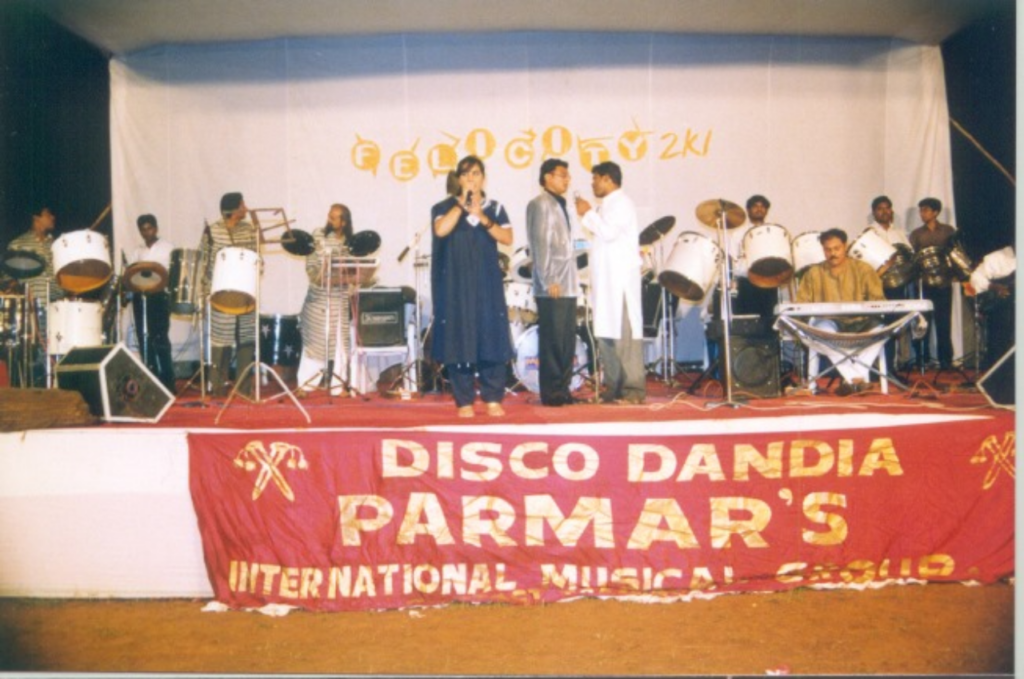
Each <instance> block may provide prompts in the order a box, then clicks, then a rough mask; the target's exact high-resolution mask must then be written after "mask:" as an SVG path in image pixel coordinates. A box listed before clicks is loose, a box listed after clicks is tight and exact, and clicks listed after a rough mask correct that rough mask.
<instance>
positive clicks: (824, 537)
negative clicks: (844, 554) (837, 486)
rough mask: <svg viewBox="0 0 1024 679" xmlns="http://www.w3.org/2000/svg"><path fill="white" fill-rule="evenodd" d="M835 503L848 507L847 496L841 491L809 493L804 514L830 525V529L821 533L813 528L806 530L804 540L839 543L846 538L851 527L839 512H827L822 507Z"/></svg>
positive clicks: (823, 543)
mask: <svg viewBox="0 0 1024 679" xmlns="http://www.w3.org/2000/svg"><path fill="white" fill-rule="evenodd" d="M827 505H834V506H836V507H844V508H845V507H846V496H845V495H843V494H841V493H809V494H808V495H807V497H805V498H804V503H803V510H804V516H806V517H807V518H808V519H810V520H811V521H813V522H815V523H819V524H824V525H826V526H828V528H829V530H828V531H827V532H824V533H819V532H816V531H812V530H804V531H803V533H802V535H803V540H804V542H806V543H807V544H809V545H820V546H824V545H838V544H840V543H842V542H843V541H845V540H846V536H847V534H848V533H849V527H848V526H847V524H846V519H844V518H843V517H842V516H840V515H839V514H834V513H831V512H826V511H824V510H823V509H822V507H824V506H827Z"/></svg>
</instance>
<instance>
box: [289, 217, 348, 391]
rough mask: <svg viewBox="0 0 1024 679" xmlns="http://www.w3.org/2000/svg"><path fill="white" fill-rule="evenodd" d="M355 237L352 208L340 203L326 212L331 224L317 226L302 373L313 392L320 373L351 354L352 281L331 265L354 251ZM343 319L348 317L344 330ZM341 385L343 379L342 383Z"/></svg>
mask: <svg viewBox="0 0 1024 679" xmlns="http://www.w3.org/2000/svg"><path fill="white" fill-rule="evenodd" d="M351 239H352V212H351V211H350V210H349V209H348V207H346V206H345V205H342V204H341V203H335V204H334V205H332V206H331V208H330V210H329V211H328V213H327V223H326V224H325V225H324V226H322V227H320V228H318V229H316V230H315V231H313V247H314V249H313V252H311V253H310V254H308V255H307V256H306V276H307V277H308V278H309V288H308V289H307V291H306V299H305V301H304V302H303V303H302V315H301V323H300V327H301V329H302V358H301V359H300V360H299V369H298V373H297V379H298V383H299V385H300V387H301V388H302V390H303V391H311V390H312V389H313V388H314V387H315V386H316V385H315V384H314V382H316V381H317V378H318V377H324V378H327V377H328V376H333V375H334V371H335V370H336V369H338V368H340V366H344V365H347V360H348V357H349V356H350V355H351V336H350V334H349V328H350V325H349V323H350V309H349V285H348V282H347V281H344V280H339V279H340V278H341V277H340V273H341V272H340V271H339V269H338V268H337V267H335V268H333V269H332V267H331V264H332V263H333V262H336V261H337V260H338V259H339V258H341V257H346V256H348V255H349V241H350V240H351ZM328 312H330V318H328ZM339 319H342V320H343V322H342V323H341V328H340V329H339V327H338V325H339V324H338V321H339ZM328 357H330V359H329V360H328ZM330 361H333V362H334V363H333V365H332V364H331V363H330ZM335 366H337V367H338V368H336V367H335ZM339 377H340V378H344V377H346V376H345V375H344V374H341V375H339ZM341 386H342V385H341V384H340V380H339V384H338V388H339V389H341Z"/></svg>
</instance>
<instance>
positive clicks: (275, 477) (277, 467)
mask: <svg viewBox="0 0 1024 679" xmlns="http://www.w3.org/2000/svg"><path fill="white" fill-rule="evenodd" d="M282 463H284V465H285V467H287V468H288V469H306V468H308V467H309V463H308V462H306V457H305V456H304V455H303V454H302V449H301V448H299V447H298V446H294V445H292V444H290V443H285V442H283V441H274V442H273V443H271V444H270V452H269V453H268V452H267V450H266V448H264V447H263V442H262V441H250V442H249V443H247V444H245V447H244V448H242V449H241V450H240V451H238V454H237V455H235V459H234V460H233V464H234V465H235V466H236V467H238V468H239V469H242V470H244V471H247V472H252V471H255V470H256V469H257V468H259V470H260V472H259V474H257V475H256V481H255V483H254V484H253V489H252V499H253V500H254V501H255V500H258V499H259V497H260V495H262V494H263V491H264V490H266V488H267V485H268V484H269V483H270V482H271V481H273V482H274V485H275V486H277V488H278V490H280V491H281V494H282V495H284V496H285V498H287V499H288V500H289V501H290V502H294V501H295V493H294V492H293V491H292V488H291V486H290V485H288V481H287V480H286V479H285V478H284V474H283V473H282V472H281V464H282Z"/></svg>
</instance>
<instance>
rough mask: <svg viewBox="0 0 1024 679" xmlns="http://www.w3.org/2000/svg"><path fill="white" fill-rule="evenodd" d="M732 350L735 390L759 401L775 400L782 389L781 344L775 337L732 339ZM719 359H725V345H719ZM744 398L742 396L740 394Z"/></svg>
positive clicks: (733, 336)
mask: <svg viewBox="0 0 1024 679" xmlns="http://www.w3.org/2000/svg"><path fill="white" fill-rule="evenodd" d="M729 348H730V349H731V351H732V361H731V362H730V364H729V365H730V367H731V368H732V370H731V375H732V388H733V390H734V391H737V392H743V393H745V394H752V395H754V396H758V397H760V398H775V397H777V396H780V395H781V394H782V391H781V389H780V388H779V382H780V377H779V340H778V338H777V337H775V336H773V335H765V336H761V337H747V336H743V335H730V336H729ZM718 351H719V354H718V355H719V356H722V355H724V351H725V342H724V341H721V340H720V341H719V343H718ZM740 395H742V394H740Z"/></svg>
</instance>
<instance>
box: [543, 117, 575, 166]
mask: <svg viewBox="0 0 1024 679" xmlns="http://www.w3.org/2000/svg"><path fill="white" fill-rule="evenodd" d="M540 143H541V146H542V147H543V154H542V155H543V157H544V158H561V157H563V156H565V155H566V154H567V153H569V149H571V148H572V132H570V131H569V128H567V127H563V126H562V125H552V126H551V127H549V128H548V129H546V130H544V133H543V134H542V135H541V137H540Z"/></svg>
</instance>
